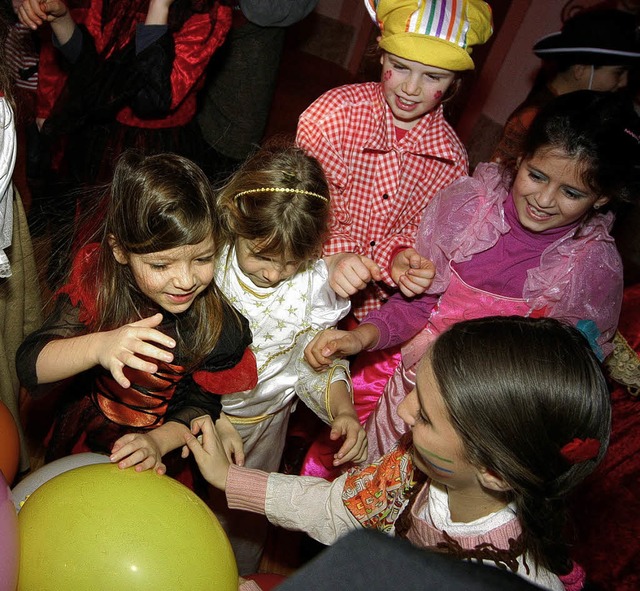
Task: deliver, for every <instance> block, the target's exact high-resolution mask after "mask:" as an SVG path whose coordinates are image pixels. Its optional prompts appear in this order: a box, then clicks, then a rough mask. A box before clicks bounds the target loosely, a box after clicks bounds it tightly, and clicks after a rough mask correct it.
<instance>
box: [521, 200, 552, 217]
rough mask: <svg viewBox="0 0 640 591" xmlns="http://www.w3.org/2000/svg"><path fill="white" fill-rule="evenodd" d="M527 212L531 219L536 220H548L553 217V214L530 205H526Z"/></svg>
mask: <svg viewBox="0 0 640 591" xmlns="http://www.w3.org/2000/svg"><path fill="white" fill-rule="evenodd" d="M527 211H528V212H529V215H530V216H531V217H532V218H534V219H538V220H548V219H550V218H551V217H552V216H553V214H551V213H547V212H545V211H542V210H540V209H538V208H537V207H535V206H534V205H531V203H527Z"/></svg>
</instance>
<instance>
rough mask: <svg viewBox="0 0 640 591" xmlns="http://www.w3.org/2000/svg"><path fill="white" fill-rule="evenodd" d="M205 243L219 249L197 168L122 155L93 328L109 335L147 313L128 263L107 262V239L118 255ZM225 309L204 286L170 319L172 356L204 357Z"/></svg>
mask: <svg viewBox="0 0 640 591" xmlns="http://www.w3.org/2000/svg"><path fill="white" fill-rule="evenodd" d="M208 237H213V240H214V244H215V245H216V246H218V245H219V244H220V228H219V225H218V222H217V217H216V215H215V203H214V196H213V192H212V190H211V187H210V185H209V181H208V180H207V177H206V176H205V174H204V173H203V172H202V171H201V170H200V168H199V167H198V166H196V165H195V164H194V163H193V162H191V161H190V160H188V159H186V158H183V157H182V156H178V155H176V154H158V155H154V156H142V155H141V154H138V153H136V152H132V151H129V152H125V153H124V154H123V155H122V156H121V157H120V159H119V161H118V163H117V165H116V168H115V172H114V177H113V182H112V184H111V188H110V194H109V205H108V209H107V215H106V219H105V222H104V226H103V229H102V236H101V249H100V257H99V262H98V270H97V271H98V286H97V290H98V298H97V310H98V319H99V320H98V323H99V326H97V327H96V328H97V330H105V329H113V328H116V327H119V326H122V325H123V324H126V323H129V322H132V321H135V320H139V319H141V318H144V317H145V316H147V315H149V313H150V312H153V311H154V309H153V306H152V304H151V303H150V302H149V300H148V298H147V297H146V296H145V295H144V294H143V293H142V292H141V291H140V290H139V288H138V286H137V284H136V281H135V279H134V277H133V274H132V273H131V270H130V268H129V265H121V264H119V263H118V262H117V261H116V260H115V258H114V256H113V253H112V249H111V246H110V241H113V240H115V243H117V244H118V245H119V247H120V248H121V249H122V250H123V251H124V252H125V253H131V254H148V253H153V252H160V251H163V250H169V249H172V248H177V247H180V246H185V245H192V244H198V243H199V242H202V241H203V240H206V239H207V238H208ZM227 305H228V304H227V303H226V300H225V298H224V296H223V295H222V293H221V292H220V290H219V289H218V287H217V286H216V285H215V283H214V282H213V281H212V282H211V283H210V284H209V286H208V287H207V288H206V289H205V290H204V291H203V292H202V293H201V294H200V295H199V296H198V297H197V298H196V300H195V301H194V302H193V304H192V305H191V307H190V308H189V309H188V310H187V311H185V312H183V313H182V314H179V315H176V321H177V330H178V335H177V336H178V344H177V348H176V353H177V355H180V356H181V357H182V358H184V359H186V360H187V361H188V363H189V364H196V363H198V362H199V361H201V360H202V359H203V358H204V357H205V356H206V355H207V354H209V353H210V352H211V351H212V350H213V348H214V347H215V345H216V343H217V341H218V337H219V335H220V330H221V325H222V318H223V307H224V306H227ZM163 313H164V314H165V315H166V314H167V313H166V312H163Z"/></svg>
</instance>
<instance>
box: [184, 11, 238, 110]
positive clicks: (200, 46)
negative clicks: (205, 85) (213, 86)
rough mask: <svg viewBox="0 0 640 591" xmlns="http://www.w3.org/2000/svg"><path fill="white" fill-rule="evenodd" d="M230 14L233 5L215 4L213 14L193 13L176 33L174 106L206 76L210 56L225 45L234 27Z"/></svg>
mask: <svg viewBox="0 0 640 591" xmlns="http://www.w3.org/2000/svg"><path fill="white" fill-rule="evenodd" d="M231 14H232V10H231V8H230V7H228V6H221V5H220V4H219V3H216V4H215V5H214V7H213V8H212V12H211V13H207V14H195V15H193V16H192V17H191V18H189V19H188V20H187V21H186V22H185V24H184V25H183V26H182V28H181V29H180V30H179V31H177V32H176V33H175V34H174V44H175V59H174V63H173V70H172V71H171V88H172V101H171V108H172V109H175V108H176V107H178V105H180V103H181V102H182V101H183V100H184V99H185V97H186V96H188V95H189V94H190V93H191V92H192V90H193V87H194V85H195V84H197V83H198V82H200V81H201V80H202V79H203V78H204V72H205V69H206V67H207V65H208V63H209V60H210V59H211V56H212V55H213V53H214V52H215V51H216V49H218V47H220V45H222V43H223V41H224V40H225V38H226V36H227V32H228V31H229V29H230V27H231Z"/></svg>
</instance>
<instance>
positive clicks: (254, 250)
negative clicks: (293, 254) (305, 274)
mask: <svg viewBox="0 0 640 591" xmlns="http://www.w3.org/2000/svg"><path fill="white" fill-rule="evenodd" d="M236 258H237V260H238V266H239V267H240V270H241V271H242V272H243V273H244V274H245V275H246V276H247V277H248V278H249V279H250V280H251V282H252V283H253V284H254V285H255V286H256V287H275V286H276V285H278V284H279V283H282V282H283V281H285V280H287V279H289V278H290V277H292V276H293V275H295V274H296V273H297V272H298V269H299V268H300V265H301V263H300V261H294V260H287V259H286V258H285V257H276V256H267V255H266V254H261V253H260V248H259V245H258V244H256V242H255V241H253V240H247V239H246V238H238V239H237V240H236Z"/></svg>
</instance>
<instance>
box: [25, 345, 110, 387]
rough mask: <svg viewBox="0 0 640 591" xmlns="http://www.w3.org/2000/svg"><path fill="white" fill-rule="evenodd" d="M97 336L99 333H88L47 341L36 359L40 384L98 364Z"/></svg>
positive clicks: (69, 375)
mask: <svg viewBox="0 0 640 591" xmlns="http://www.w3.org/2000/svg"><path fill="white" fill-rule="evenodd" d="M96 338H99V337H98V334H87V335H82V336H79V337H71V338H67V339H58V340H55V341H51V342H49V343H47V344H46V345H45V347H44V348H43V349H42V351H41V352H40V355H38V360H37V361H36V375H37V378H38V384H49V383H51V382H57V381H59V380H64V379H66V378H70V377H72V376H75V375H77V374H79V373H82V372H83V371H86V370H88V369H91V368H92V367H94V366H95V365H97V363H98V361H97V356H96V347H95V344H96Z"/></svg>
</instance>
